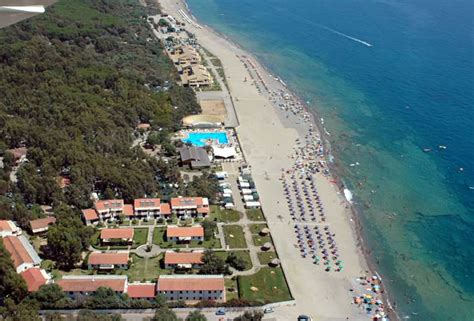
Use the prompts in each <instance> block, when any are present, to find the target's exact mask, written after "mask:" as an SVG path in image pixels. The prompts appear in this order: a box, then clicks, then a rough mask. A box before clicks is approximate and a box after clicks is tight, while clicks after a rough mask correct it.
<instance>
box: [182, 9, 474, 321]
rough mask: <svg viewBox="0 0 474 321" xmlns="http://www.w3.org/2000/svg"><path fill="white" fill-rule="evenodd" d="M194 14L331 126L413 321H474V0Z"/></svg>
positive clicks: (374, 250) (377, 248) (399, 302)
mask: <svg viewBox="0 0 474 321" xmlns="http://www.w3.org/2000/svg"><path fill="white" fill-rule="evenodd" d="M188 4H189V6H190V9H191V11H192V12H193V14H194V15H195V16H196V17H197V18H198V19H199V20H201V21H202V22H203V23H205V24H208V25H210V26H212V27H213V28H215V29H216V30H218V31H219V32H222V33H224V34H226V35H227V36H229V37H230V38H231V39H233V40H234V41H235V42H237V43H239V44H240V45H241V46H242V47H244V48H246V49H248V50H249V51H251V52H252V53H254V54H255V55H256V56H257V57H258V58H259V59H260V61H261V62H263V63H264V64H265V65H266V66H267V67H268V68H269V69H270V70H271V72H272V73H275V74H278V75H279V76H281V77H282V78H283V79H284V80H285V82H286V83H287V84H288V85H289V87H291V89H292V90H293V91H295V92H296V93H297V94H298V95H300V96H301V97H302V98H303V99H304V100H308V101H310V105H311V106H310V107H311V108H312V109H313V110H315V111H316V112H317V114H318V115H319V117H324V119H325V126H326V127H327V129H328V131H329V132H330V133H331V136H330V140H331V144H332V148H333V154H334V155H335V157H336V162H337V163H336V164H337V170H338V174H339V175H341V177H342V178H343V179H344V181H345V182H346V183H347V184H348V186H350V188H351V189H352V190H353V192H354V194H355V197H356V201H357V207H358V209H359V210H360V211H359V213H360V217H361V220H362V222H363V225H364V229H363V234H364V236H365V239H366V240H367V243H368V246H369V249H370V251H371V257H372V258H373V260H374V262H375V264H376V267H377V270H378V271H380V272H381V273H382V275H383V276H384V279H385V283H386V285H387V287H388V288H389V292H390V294H391V296H392V297H393V301H395V303H396V306H397V310H398V312H399V314H400V315H401V316H403V317H410V319H411V320H423V321H424V320H436V321H437V320H439V321H448V320H457V321H459V320H462V321H463V320H474V3H473V2H472V0H430V1H428V0H365V1H361V0H339V1H334V0H292V1H285V0H260V1H254V0H239V1H235V0H188ZM440 145H442V146H446V149H443V148H439V146H440ZM425 148H429V149H431V152H424V151H423V150H424V149H425ZM355 162H359V163H360V166H355V167H350V166H348V165H349V164H350V163H355ZM470 187H471V188H470Z"/></svg>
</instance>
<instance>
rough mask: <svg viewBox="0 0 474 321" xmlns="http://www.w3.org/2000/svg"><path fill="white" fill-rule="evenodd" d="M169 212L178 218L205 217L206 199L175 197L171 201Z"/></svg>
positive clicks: (207, 204)
mask: <svg viewBox="0 0 474 321" xmlns="http://www.w3.org/2000/svg"><path fill="white" fill-rule="evenodd" d="M171 210H172V212H173V213H174V214H176V215H177V216H178V217H185V218H187V217H205V216H207V214H209V211H210V208H209V199H207V197H175V198H172V199H171Z"/></svg>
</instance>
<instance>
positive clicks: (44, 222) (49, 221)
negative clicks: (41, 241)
mask: <svg viewBox="0 0 474 321" xmlns="http://www.w3.org/2000/svg"><path fill="white" fill-rule="evenodd" d="M54 223H56V218H55V217H53V216H48V217H45V218H40V219H37V220H32V221H30V228H31V232H32V233H33V234H37V233H43V232H46V231H47V230H48V228H49V226H50V225H53V224H54Z"/></svg>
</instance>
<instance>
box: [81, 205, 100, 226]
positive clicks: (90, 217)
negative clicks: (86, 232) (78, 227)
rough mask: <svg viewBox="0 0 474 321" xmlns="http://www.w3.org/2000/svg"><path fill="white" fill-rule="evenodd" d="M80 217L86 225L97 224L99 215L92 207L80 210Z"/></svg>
mask: <svg viewBox="0 0 474 321" xmlns="http://www.w3.org/2000/svg"><path fill="white" fill-rule="evenodd" d="M82 219H83V220H84V222H85V223H86V225H92V224H97V223H99V222H100V219H99V215H97V212H96V211H95V210H94V209H93V208H88V209H85V210H82Z"/></svg>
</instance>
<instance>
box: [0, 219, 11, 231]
mask: <svg viewBox="0 0 474 321" xmlns="http://www.w3.org/2000/svg"><path fill="white" fill-rule="evenodd" d="M13 224H14V223H13V222H12V221H8V220H0V231H13V229H12V227H13V226H14V225H13Z"/></svg>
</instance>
